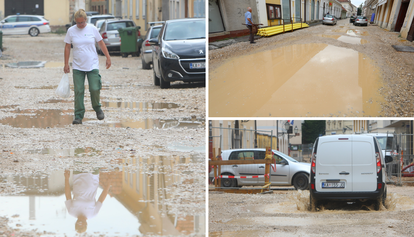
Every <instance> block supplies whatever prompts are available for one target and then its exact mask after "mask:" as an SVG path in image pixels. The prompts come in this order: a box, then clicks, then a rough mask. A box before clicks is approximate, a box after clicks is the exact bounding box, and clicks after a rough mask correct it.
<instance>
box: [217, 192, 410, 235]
mask: <svg viewBox="0 0 414 237" xmlns="http://www.w3.org/2000/svg"><path fill="white" fill-rule="evenodd" d="M308 206H309V191H296V190H287V191H286V190H284V191H273V193H272V194H226V193H222V192H221V193H220V192H214V191H211V192H209V236H212V237H217V236H226V237H229V236H344V237H345V236H412V233H413V231H414V225H413V224H412V219H413V216H414V187H412V186H402V187H396V186H394V185H388V198H387V201H386V207H381V210H380V211H373V210H372V208H373V207H372V206H371V205H369V204H366V205H365V204H358V205H356V204H346V203H345V204H343V203H342V204H328V206H326V207H324V208H322V209H320V210H318V211H317V212H310V211H308Z"/></svg>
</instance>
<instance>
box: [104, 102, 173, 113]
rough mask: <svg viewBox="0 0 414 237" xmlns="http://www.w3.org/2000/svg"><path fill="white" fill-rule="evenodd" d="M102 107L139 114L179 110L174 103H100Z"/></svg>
mask: <svg viewBox="0 0 414 237" xmlns="http://www.w3.org/2000/svg"><path fill="white" fill-rule="evenodd" d="M102 106H103V107H109V108H125V109H133V110H137V111H139V112H147V111H151V110H163V109H175V108H179V107H180V106H179V105H178V104H175V103H149V102H126V101H120V102H108V101H103V102H102Z"/></svg>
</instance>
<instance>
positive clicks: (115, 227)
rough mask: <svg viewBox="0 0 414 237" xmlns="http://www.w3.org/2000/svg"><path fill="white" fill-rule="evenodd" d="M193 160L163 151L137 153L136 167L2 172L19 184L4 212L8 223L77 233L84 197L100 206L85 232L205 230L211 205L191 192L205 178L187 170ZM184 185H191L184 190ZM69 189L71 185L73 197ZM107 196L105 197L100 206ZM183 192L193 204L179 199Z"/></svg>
mask: <svg viewBox="0 0 414 237" xmlns="http://www.w3.org/2000/svg"><path fill="white" fill-rule="evenodd" d="M201 158H202V157H201ZM201 158H199V159H201ZM192 162H199V161H194V157H193V158H192V157H181V158H180V157H174V156H157V157H151V158H147V159H146V158H135V161H134V162H133V163H134V165H136V166H138V167H137V169H135V170H130V169H129V170H127V169H126V168H125V167H122V166H121V168H120V169H119V168H117V169H115V170H107V169H102V168H101V169H100V168H95V169H94V170H92V171H90V172H84V171H81V170H76V169H74V170H70V171H68V173H67V174H68V175H69V176H68V177H67V178H66V177H65V175H64V174H65V171H64V170H56V171H50V172H48V173H35V174H30V175H23V174H19V175H13V176H6V177H0V183H2V184H3V185H15V186H16V190H17V192H16V193H15V194H14V195H6V196H5V195H3V196H0V202H1V203H2V205H0V213H1V215H2V216H5V217H7V218H8V219H9V223H8V225H9V226H10V227H11V228H13V229H20V230H23V231H27V232H32V233H41V234H45V233H48V234H50V236H76V235H77V230H76V227H75V223H76V222H77V219H78V217H79V214H77V212H79V213H81V212H82V211H81V209H76V207H77V205H80V203H83V204H82V205H86V204H87V205H88V207H90V208H92V209H94V210H95V213H85V215H87V216H88V218H87V220H86V228H85V229H86V230H85V231H84V232H85V233H88V234H90V235H94V236H95V235H99V236H102V235H108V236H136V235H144V236H148V235H169V236H170V235H191V234H204V233H205V206H204V204H203V203H202V199H199V198H196V196H195V195H194V194H193V195H191V194H192V192H195V193H197V191H190V190H191V189H192V188H194V187H196V186H197V185H199V184H200V182H201V183H203V182H202V181H200V180H196V179H195V178H192V179H189V178H188V177H190V176H195V175H194V173H193V172H191V171H186V172H187V173H188V175H186V174H185V171H184V169H183V167H184V166H185V165H190V164H191V163H192ZM130 166H131V165H130ZM172 170H174V172H171V171H172ZM66 179H67V180H68V183H66V182H65V180H66ZM81 181H82V182H81ZM182 187H188V189H187V190H181V188H182ZM66 189H68V190H70V191H69V195H70V198H71V199H69V201H67V198H66V196H65V192H66V191H65V190H66ZM105 190H107V191H105ZM105 192H107V193H108V194H106V193H105ZM186 194H188V195H186ZM101 196H102V197H105V199H104V200H103V202H102V203H101V207H99V206H100V204H99V203H100V202H98V199H99V198H100V197H101ZM177 197H180V200H181V201H182V202H185V203H186V204H187V205H188V206H190V207H188V206H187V205H184V204H183V203H181V202H177V200H176V199H175V198H177ZM82 200H84V201H82ZM85 200H86V201H85ZM198 202H200V204H198ZM191 206H193V208H191ZM82 225H83V227H84V226H85V225H84V224H82ZM77 229H82V226H81V227H79V228H77ZM48 236H49V235H48Z"/></svg>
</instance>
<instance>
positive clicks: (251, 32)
mask: <svg viewBox="0 0 414 237" xmlns="http://www.w3.org/2000/svg"><path fill="white" fill-rule="evenodd" d="M247 28H249V33H250V36H249V41H250V43H251V42H253V37H252V36H253V29H252V26H251V25H247Z"/></svg>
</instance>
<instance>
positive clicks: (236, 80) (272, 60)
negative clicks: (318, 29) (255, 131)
mask: <svg viewBox="0 0 414 237" xmlns="http://www.w3.org/2000/svg"><path fill="white" fill-rule="evenodd" d="M252 63H253V65H252V67H246V66H245V65H251V64H252ZM209 83H210V84H209V114H210V116H218V117H251V116H262V117H265V116H266V117H267V116H274V117H275V116H279V117H285V116H286V117H288V116H321V117H322V116H378V115H379V111H380V110H381V107H380V104H379V103H378V102H382V101H384V100H383V98H382V96H381V95H380V94H379V92H378V90H379V88H381V87H382V82H381V80H380V78H379V72H378V69H377V68H376V67H375V66H373V64H372V61H371V60H370V59H369V58H367V57H366V56H364V55H363V54H361V53H358V52H357V51H355V50H352V49H347V48H341V47H336V46H332V45H327V44H303V45H290V46H285V47H281V48H277V49H273V50H268V51H264V52H259V53H256V54H252V55H246V56H243V57H238V58H235V59H233V60H230V61H228V62H226V63H224V64H222V65H221V66H220V67H218V68H217V69H215V70H214V71H211V72H210V79H209Z"/></svg>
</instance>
